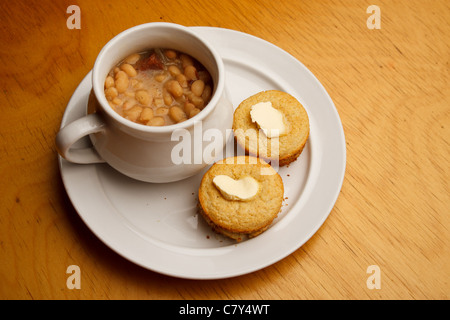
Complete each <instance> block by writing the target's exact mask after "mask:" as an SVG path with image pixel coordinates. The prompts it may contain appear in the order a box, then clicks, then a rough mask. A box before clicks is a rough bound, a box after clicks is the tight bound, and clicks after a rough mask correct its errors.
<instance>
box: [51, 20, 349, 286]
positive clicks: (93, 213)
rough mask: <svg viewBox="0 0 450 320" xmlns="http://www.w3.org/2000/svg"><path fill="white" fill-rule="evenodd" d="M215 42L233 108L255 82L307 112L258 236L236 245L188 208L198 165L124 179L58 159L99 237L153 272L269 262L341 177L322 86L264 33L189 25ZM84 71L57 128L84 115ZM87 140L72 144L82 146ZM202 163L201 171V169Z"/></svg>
mask: <svg viewBox="0 0 450 320" xmlns="http://www.w3.org/2000/svg"><path fill="white" fill-rule="evenodd" d="M193 29H194V30H195V31H196V32H198V33H199V34H200V35H201V36H203V37H204V38H205V39H206V40H208V41H209V42H210V43H211V44H212V45H213V46H215V47H216V48H217V50H218V52H219V54H220V55H221V56H222V58H223V60H224V63H225V70H226V85H227V86H228V90H229V92H230V94H231V99H232V102H233V104H234V106H235V108H236V107H237V105H238V104H239V103H240V102H241V101H242V100H244V99H245V98H247V97H249V96H251V95H253V94H255V93H257V92H259V91H263V90H269V89H277V90H282V91H285V92H288V93H290V94H292V95H293V96H295V97H296V98H297V99H298V100H299V101H300V102H301V103H302V104H303V105H304V106H305V109H306V110H307V112H308V114H309V117H310V126H311V131H310V138H309V140H308V143H307V145H306V147H305V149H304V151H303V153H302V154H301V156H300V157H299V159H298V160H297V161H295V162H294V163H291V164H290V165H289V166H288V167H282V168H280V169H279V174H280V175H281V177H282V178H283V182H284V185H285V195H284V196H285V201H284V204H283V207H282V212H281V213H280V215H279V216H278V218H277V219H276V220H275V221H274V223H273V224H272V226H271V227H270V228H269V229H268V230H267V231H266V232H265V233H263V234H261V235H260V236H258V237H256V238H254V239H251V240H247V241H243V242H241V243H238V244H236V243H235V242H234V241H232V240H229V239H226V238H224V237H222V236H219V235H216V234H215V233H214V232H213V231H211V229H210V228H209V227H208V226H207V225H206V223H205V222H204V221H203V219H202V217H199V216H198V215H197V212H196V204H197V190H198V187H199V184H200V180H201V177H202V175H203V172H202V173H200V174H198V175H197V176H194V177H192V178H189V179H186V180H183V181H180V182H175V183H168V184H151V183H144V182H139V181H135V180H132V179H130V178H127V177H125V176H123V175H122V174H120V173H118V172H116V171H115V170H114V169H112V168H111V167H109V166H108V165H106V164H95V165H78V164H72V163H69V162H67V161H65V160H63V159H62V158H61V157H60V158H59V164H60V170H61V175H62V180H63V183H64V186H65V188H66V191H67V194H68V195H69V198H70V199H71V201H72V203H73V205H74V207H75V209H76V210H77V212H78V214H79V215H80V217H81V218H82V219H83V221H84V222H85V223H86V225H87V226H88V227H89V228H90V229H91V230H92V232H93V233H94V234H96V235H97V237H99V238H100V239H101V240H102V241H103V242H104V243H105V244H106V245H108V246H109V247H110V248H111V249H113V250H114V251H116V252H117V253H118V254H120V255H122V256H123V257H125V258H126V259H128V260H130V261H132V262H134V263H136V264H138V265H140V266H142V267H144V268H147V269H150V270H153V271H156V272H159V273H162V274H166V275H171V276H176V277H181V278H190V279H218V278H227V277H232V276H238V275H242V274H246V273H249V272H253V271H256V270H259V269H261V268H264V267H266V266H269V265H271V264H273V263H275V262H277V261H279V260H280V259H283V258H284V257H286V256H288V255H289V254H291V253H292V252H293V251H295V250H296V249H298V248H299V247H300V246H302V245H303V244H304V243H305V242H306V241H307V240H308V239H309V238H310V237H311V236H312V235H313V234H314V233H315V232H316V231H317V230H318V229H319V227H320V226H321V225H322V223H323V222H324V221H325V219H326V218H327V217H328V215H329V213H330V211H331V209H332V208H333V206H334V203H335V201H336V199H337V197H338V195H339V192H340V189H341V186H342V182H343V179H344V172H345V162H346V150H345V138H344V132H343V129H342V124H341V122H340V119H339V115H338V113H337V111H336V109H335V107H334V105H333V102H332V101H331V99H330V97H329V96H328V94H327V92H326V91H325V89H324V88H323V86H322V85H321V84H320V82H319V81H318V80H317V79H316V78H315V77H314V75H313V74H312V73H311V72H310V71H309V70H308V69H307V68H306V67H305V66H304V65H302V64H301V63H300V62H299V61H298V60H296V59H295V58H294V57H292V56H291V55H289V54H288V53H286V52H285V51H283V50H281V49H280V48H278V47H276V46H274V45H273V44H270V43H268V42H266V41H264V40H261V39H259V38H256V37H253V36H251V35H248V34H245V33H241V32H237V31H231V30H227V29H220V28H209V27H193ZM90 90H91V72H90V73H89V74H88V75H87V76H86V77H85V78H84V79H83V81H82V82H81V83H80V85H79V87H78V88H77V89H76V91H75V92H74V94H73V96H72V98H71V100H70V102H69V104H68V106H67V109H66V111H65V114H64V117H63V119H62V124H61V125H62V126H63V125H65V124H67V123H69V122H71V121H73V120H74V119H77V118H80V117H82V116H83V115H85V114H86V104H87V100H88V96H89V92H90ZM88 143H89V142H88V139H85V140H84V141H80V142H79V143H78V144H79V145H85V144H88ZM205 171H206V170H205Z"/></svg>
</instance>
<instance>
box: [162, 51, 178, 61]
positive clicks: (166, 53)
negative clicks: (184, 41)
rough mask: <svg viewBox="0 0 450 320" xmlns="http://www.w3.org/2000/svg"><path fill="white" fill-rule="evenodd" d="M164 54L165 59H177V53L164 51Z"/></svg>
mask: <svg viewBox="0 0 450 320" xmlns="http://www.w3.org/2000/svg"><path fill="white" fill-rule="evenodd" d="M164 54H165V55H166V57H167V58H169V59H171V60H173V59H175V58H176V57H177V52H176V51H175V50H170V49H168V50H166V51H164Z"/></svg>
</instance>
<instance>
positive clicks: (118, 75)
mask: <svg viewBox="0 0 450 320" xmlns="http://www.w3.org/2000/svg"><path fill="white" fill-rule="evenodd" d="M114 78H115V79H116V80H117V79H119V78H127V79H128V75H127V74H126V72H125V71H123V70H120V69H119V70H118V71H117V72H116V75H115V76H114Z"/></svg>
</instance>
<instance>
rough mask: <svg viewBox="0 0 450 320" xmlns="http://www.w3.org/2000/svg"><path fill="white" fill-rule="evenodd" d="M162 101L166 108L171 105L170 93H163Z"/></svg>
mask: <svg viewBox="0 0 450 320" xmlns="http://www.w3.org/2000/svg"><path fill="white" fill-rule="evenodd" d="M163 99H164V103H165V104H166V105H167V106H170V105H171V104H172V102H173V98H172V96H171V95H170V93H169V92H167V91H164V93H163Z"/></svg>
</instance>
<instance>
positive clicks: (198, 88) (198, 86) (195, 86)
mask: <svg viewBox="0 0 450 320" xmlns="http://www.w3.org/2000/svg"><path fill="white" fill-rule="evenodd" d="M204 89H205V83H204V82H203V80H195V81H194V82H193V83H192V85H191V90H192V93H193V94H195V95H196V96H197V97H200V96H201V95H202V93H203V90H204Z"/></svg>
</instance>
